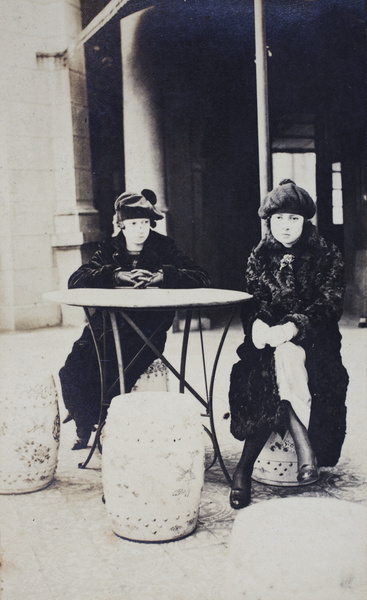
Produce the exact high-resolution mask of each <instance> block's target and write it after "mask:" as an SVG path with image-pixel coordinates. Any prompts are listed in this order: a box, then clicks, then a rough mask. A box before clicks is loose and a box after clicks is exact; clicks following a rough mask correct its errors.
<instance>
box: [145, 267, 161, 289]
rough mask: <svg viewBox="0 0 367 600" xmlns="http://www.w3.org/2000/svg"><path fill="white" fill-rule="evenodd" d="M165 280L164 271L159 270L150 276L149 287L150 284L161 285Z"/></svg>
mask: <svg viewBox="0 0 367 600" xmlns="http://www.w3.org/2000/svg"><path fill="white" fill-rule="evenodd" d="M162 281H163V271H162V270H159V271H157V272H156V273H153V274H152V277H151V278H150V281H149V282H148V287H149V286H151V285H152V286H153V285H154V286H159V285H160V284H161V283H162Z"/></svg>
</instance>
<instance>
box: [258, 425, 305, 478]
mask: <svg viewBox="0 0 367 600" xmlns="http://www.w3.org/2000/svg"><path fill="white" fill-rule="evenodd" d="M297 474H298V459H297V453H296V449H295V447H294V441H293V438H292V436H291V434H290V433H289V431H287V432H286V434H285V436H284V438H282V437H281V436H280V435H279V434H278V433H275V432H273V433H271V434H270V436H269V439H268V441H267V442H266V444H265V446H264V448H263V449H262V451H261V452H260V454H259V456H258V457H257V459H256V462H255V464H254V469H253V471H252V479H254V481H258V482H259V483H265V484H267V485H278V486H287V487H288V486H299V485H301V484H300V483H299V482H298V481H297Z"/></svg>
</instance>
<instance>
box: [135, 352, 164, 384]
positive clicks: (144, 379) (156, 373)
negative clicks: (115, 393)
mask: <svg viewBox="0 0 367 600" xmlns="http://www.w3.org/2000/svg"><path fill="white" fill-rule="evenodd" d="M131 391H132V392H168V391H169V371H168V369H167V367H166V365H165V364H164V362H162V361H161V359H160V358H157V359H156V360H155V361H154V362H152V364H151V365H149V367H148V368H147V369H146V371H144V373H143V374H142V375H140V377H139V379H138V380H137V382H136V384H135V385H134V387H133V388H132V390H131Z"/></svg>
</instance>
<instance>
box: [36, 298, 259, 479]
mask: <svg viewBox="0 0 367 600" xmlns="http://www.w3.org/2000/svg"><path fill="white" fill-rule="evenodd" d="M43 297H44V299H45V300H48V301H52V302H57V303H58V304H68V305H71V306H79V307H82V308H83V309H84V311H85V314H86V317H87V320H88V323H89V325H90V328H91V333H92V336H93V340H94V344H95V348H96V352H97V357H98V363H99V373H100V378H101V390H102V394H101V413H100V420H99V423H98V427H97V432H96V435H95V438H94V442H93V445H92V448H91V451H90V453H89V455H88V457H87V459H86V460H85V462H84V463H80V464H79V467H80V468H85V467H86V466H87V464H88V462H89V460H90V459H91V457H92V455H93V452H94V450H95V448H96V446H97V444H98V441H99V437H100V432H101V430H102V427H103V425H104V421H103V419H102V413H103V411H102V407H103V403H104V383H103V373H102V368H101V364H102V360H103V357H101V356H100V351H99V348H98V344H97V342H96V339H95V336H94V333H93V328H92V326H91V322H90V316H91V309H92V310H93V309H99V310H102V311H104V312H105V313H107V314H108V316H109V318H110V321H111V326H112V331H113V336H114V341H115V348H116V358H117V364H118V372H119V383H120V391H121V394H123V393H124V392H125V387H124V365H123V361H122V354H121V346H120V334H119V330H118V327H117V321H116V313H117V312H119V313H120V314H121V315H122V316H123V318H124V319H125V321H126V322H127V323H128V324H129V325H130V326H131V327H132V328H133V329H134V331H135V332H136V333H137V334H138V335H139V336H140V338H141V339H142V340H143V341H144V344H145V345H146V346H148V347H149V348H150V349H151V350H152V351H153V352H154V353H155V355H156V356H157V357H158V358H160V359H161V360H162V362H163V363H164V364H165V365H166V366H167V367H168V369H169V370H170V371H171V372H172V373H173V374H174V375H175V376H176V377H177V379H178V380H179V382H180V392H184V390H185V389H187V390H189V391H190V392H191V393H192V394H193V395H194V396H195V398H196V399H197V400H198V401H199V402H201V404H202V405H203V406H204V407H205V409H206V412H207V415H208V417H209V419H210V430H208V429H207V432H208V434H209V435H210V437H211V439H212V442H213V447H214V459H213V462H212V464H211V466H212V465H213V464H214V462H215V461H216V459H218V461H219V463H220V466H221V468H222V471H223V473H224V475H225V477H226V479H227V481H228V482H229V483H231V477H230V475H229V473H228V471H227V469H226V467H225V465H224V462H223V459H222V455H221V452H220V448H219V445H218V440H217V436H216V432H215V425H214V419H213V390H214V381H215V376H216V371H217V366H218V361H219V357H220V354H221V351H222V347H223V344H224V341H225V338H226V336H227V333H228V330H229V327H230V325H231V322H232V320H233V317H234V314H235V311H236V309H237V307H238V306H239V305H241V304H243V303H245V302H247V301H248V300H249V299H250V298H251V297H252V296H251V295H250V294H247V293H245V292H239V291H235V290H223V289H216V288H193V289H160V288H149V287H148V288H145V289H132V288H115V289H101V288H78V289H70V290H60V291H55V292H49V293H46V294H44V295H43ZM226 306H228V307H231V311H230V315H229V318H228V320H227V323H226V324H225V326H224V328H223V332H222V334H221V337H220V340H219V344H218V348H217V352H216V355H215V359H214V363H213V367H212V371H211V375H210V383H209V386H207V385H206V389H207V390H208V391H207V394H206V396H207V397H206V398H205V399H204V398H203V397H202V395H201V394H199V393H198V391H197V390H195V389H194V388H193V387H192V386H191V385H190V383H189V382H188V381H187V379H186V376H185V369H186V357H187V347H188V341H189V334H190V324H191V318H192V312H193V311H194V310H195V311H197V312H198V314H199V330H200V338H201V342H202V326H201V317H200V314H201V310H203V309H208V308H215V307H226ZM147 309H149V310H152V311H166V310H177V309H179V310H183V311H184V313H185V327H184V332H183V338H182V347H181V365H180V371H177V370H176V369H175V367H174V366H173V365H172V364H171V362H170V361H169V360H168V359H167V357H166V356H165V355H164V354H162V353H161V352H160V351H159V350H158V349H157V348H156V347H155V345H154V344H153V343H152V341H151V339H149V338H147V336H146V335H145V334H144V332H143V331H142V330H141V329H140V328H139V327H138V326H137V324H136V323H135V322H134V318H133V315H134V312H137V313H138V312H139V311H141V310H145V311H146V310H147ZM155 333H156V332H155ZM155 333H154V334H153V336H154V335H155ZM153 336H151V337H153ZM202 355H203V367H204V377H205V380H206V369H205V355H204V346H203V342H202Z"/></svg>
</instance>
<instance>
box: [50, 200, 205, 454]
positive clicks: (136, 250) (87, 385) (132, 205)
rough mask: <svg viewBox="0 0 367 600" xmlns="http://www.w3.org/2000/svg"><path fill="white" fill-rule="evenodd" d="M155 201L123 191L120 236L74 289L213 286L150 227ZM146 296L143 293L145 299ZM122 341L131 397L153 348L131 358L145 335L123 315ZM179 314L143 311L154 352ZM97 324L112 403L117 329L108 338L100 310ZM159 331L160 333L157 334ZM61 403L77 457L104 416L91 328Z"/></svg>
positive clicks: (64, 377) (76, 276)
mask: <svg viewBox="0 0 367 600" xmlns="http://www.w3.org/2000/svg"><path fill="white" fill-rule="evenodd" d="M155 203H156V196H155V194H154V192H152V191H151V190H143V191H142V192H141V194H135V193H130V192H125V193H123V194H121V196H119V197H118V198H117V200H116V202H115V211H116V220H117V225H118V227H119V228H120V232H119V233H118V235H116V236H114V237H112V238H111V239H110V240H109V241H107V242H105V243H102V244H101V246H100V248H99V250H98V251H97V252H96V253H95V254H94V256H93V257H92V258H91V260H90V261H89V262H88V263H86V264H84V265H82V266H81V267H80V268H79V269H78V270H77V271H76V272H75V273H73V274H72V275H71V277H70V279H69V283H68V286H69V288H115V287H121V286H128V287H134V288H145V287H147V286H154V287H161V288H197V287H207V286H208V285H209V284H210V280H209V276H208V274H207V273H206V271H204V269H202V268H201V267H199V266H198V265H196V264H194V262H193V261H192V260H191V258H189V257H188V256H186V255H185V254H184V253H183V252H181V251H180V250H179V249H178V248H177V247H176V245H175V244H174V242H173V240H172V239H170V238H169V237H167V236H165V235H161V234H159V233H157V232H155V231H153V230H152V229H151V228H152V227H155V222H156V221H157V220H159V219H163V215H162V214H161V213H160V212H159V211H158V210H157V208H156V207H155ZM142 293H144V292H142ZM116 317H117V322H118V327H119V332H120V339H121V352H122V357H123V362H124V365H125V366H126V367H127V369H126V372H125V390H126V392H129V391H131V388H132V387H133V385H134V384H135V382H136V381H137V379H138V378H139V377H140V375H141V374H142V373H144V371H145V370H146V369H147V368H148V367H149V365H150V364H151V363H152V362H153V361H154V360H155V359H156V355H155V354H154V352H153V351H152V350H151V349H150V348H148V347H147V346H146V347H145V348H144V350H142V352H141V353H140V354H139V357H138V359H137V360H136V361H135V362H134V363H132V364H131V365H130V362H131V361H132V359H133V358H134V357H135V356H136V354H137V353H138V351H139V350H140V349H141V348H142V346H143V345H144V342H143V341H142V339H141V338H140V337H139V335H138V334H137V333H136V332H135V331H134V330H133V329H132V328H131V327H130V325H129V324H128V323H127V322H126V321H125V320H124V319H123V317H122V316H121V315H120V314H119V313H117V315H116ZM173 318H174V312H172V311H167V312H161V311H159V312H158V311H149V310H147V311H139V313H138V315H136V314H135V315H134V321H135V323H136V324H137V325H138V326H139V327H140V329H141V330H142V331H143V333H145V335H146V336H147V337H148V338H151V336H153V334H154V336H153V337H152V338H151V340H152V342H153V343H154V344H155V346H156V348H158V350H159V351H160V352H163V349H164V346H165V341H166V332H167V331H168V329H169V328H170V327H171V325H172V322H173ZM91 325H92V328H93V331H94V333H95V335H96V338H97V341H98V343H99V344H100V347H101V348H102V347H104V348H105V352H104V354H105V361H104V371H105V385H106V389H107V390H109V395H108V400H111V399H112V397H113V396H114V395H116V389H117V388H116V383H117V382H118V368H117V360H116V350H115V345H114V338H113V334H112V329H111V324H108V323H107V325H108V326H107V329H106V335H103V331H104V329H103V318H102V313H101V311H99V310H97V311H96V312H95V313H94V314H93V316H92V317H91ZM158 327H159V330H158V331H157V328H158ZM59 375H60V381H61V388H62V395H63V400H64V404H65V406H66V408H67V409H68V411H69V415H68V417H67V419H66V421H68V420H71V419H74V421H75V424H76V430H77V439H76V441H75V444H74V446H73V450H80V449H82V448H85V447H86V446H87V444H88V441H89V437H90V435H91V432H92V430H93V427H94V425H95V424H96V423H98V418H99V413H100V379H99V370H98V362H97V356H96V352H95V348H94V343H93V339H92V335H91V332H90V328H89V326H87V327H85V329H84V331H83V334H82V336H81V338H80V339H79V340H77V341H76V342H75V343H74V345H73V348H72V351H71V353H70V354H69V356H68V358H67V360H66V363H65V366H64V367H62V369H61V370H60V373H59Z"/></svg>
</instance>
